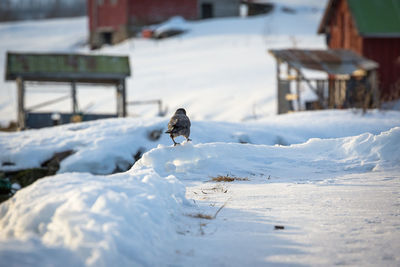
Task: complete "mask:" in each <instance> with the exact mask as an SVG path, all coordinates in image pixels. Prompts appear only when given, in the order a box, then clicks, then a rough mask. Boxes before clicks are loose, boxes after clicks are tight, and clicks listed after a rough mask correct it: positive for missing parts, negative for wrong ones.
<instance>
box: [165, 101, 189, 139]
mask: <svg viewBox="0 0 400 267" xmlns="http://www.w3.org/2000/svg"><path fill="white" fill-rule="evenodd" d="M190 125H191V124H190V120H189V117H188V116H186V110H185V109H183V108H178V109H177V110H176V111H175V114H174V115H173V116H172V117H171V119H170V121H169V123H168V130H167V131H166V132H165V133H167V134H169V136H170V137H171V139H172V141H173V142H174V146H176V145H178V144H179V143H177V142H175V139H174V138H176V137H178V136H181V135H182V136H184V137H185V138H186V140H187V141H192V140H191V139H190V138H189V135H190Z"/></svg>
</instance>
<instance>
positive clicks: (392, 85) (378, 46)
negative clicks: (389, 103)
mask: <svg viewBox="0 0 400 267" xmlns="http://www.w3.org/2000/svg"><path fill="white" fill-rule="evenodd" d="M363 55H364V56H365V57H367V58H370V59H372V60H375V61H376V62H378V63H379V69H378V75H379V77H378V79H379V88H380V89H381V98H382V99H384V100H390V99H391V98H398V97H400V62H399V60H400V38H365V39H364V45H363ZM396 94H397V95H396Z"/></svg>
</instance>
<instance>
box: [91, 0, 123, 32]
mask: <svg viewBox="0 0 400 267" xmlns="http://www.w3.org/2000/svg"><path fill="white" fill-rule="evenodd" d="M101 1H102V2H103V4H98V3H99V2H100V1H99V0H88V7H87V8H88V13H89V27H90V31H93V30H96V29H98V28H110V29H112V30H118V28H119V27H120V26H125V25H127V23H128V1H129V0H101Z"/></svg>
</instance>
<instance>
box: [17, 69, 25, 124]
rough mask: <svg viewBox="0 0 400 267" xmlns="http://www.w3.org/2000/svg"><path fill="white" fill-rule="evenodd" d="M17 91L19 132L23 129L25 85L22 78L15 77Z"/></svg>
mask: <svg viewBox="0 0 400 267" xmlns="http://www.w3.org/2000/svg"><path fill="white" fill-rule="evenodd" d="M17 91H18V96H17V97H18V110H17V116H18V118H17V119H18V128H19V130H24V129H25V126H26V125H25V119H26V118H25V106H24V105H25V103H24V101H25V83H24V79H23V78H22V77H17Z"/></svg>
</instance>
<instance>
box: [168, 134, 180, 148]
mask: <svg viewBox="0 0 400 267" xmlns="http://www.w3.org/2000/svg"><path fill="white" fill-rule="evenodd" d="M170 136H171V139H172V142H174V146H176V145H179V143H177V142H175V140H174V137H173V136H172V135H170Z"/></svg>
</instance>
